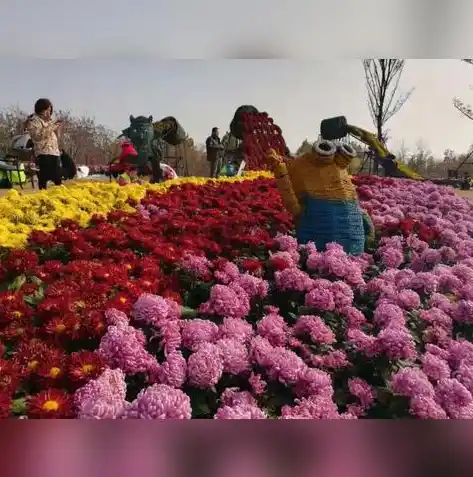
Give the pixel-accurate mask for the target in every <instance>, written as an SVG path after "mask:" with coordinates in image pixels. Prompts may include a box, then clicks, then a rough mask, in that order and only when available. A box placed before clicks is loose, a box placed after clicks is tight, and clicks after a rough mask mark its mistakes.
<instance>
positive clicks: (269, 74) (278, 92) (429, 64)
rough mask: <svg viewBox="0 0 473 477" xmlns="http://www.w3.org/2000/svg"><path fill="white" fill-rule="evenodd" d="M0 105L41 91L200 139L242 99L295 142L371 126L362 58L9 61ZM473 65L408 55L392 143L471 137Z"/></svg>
mask: <svg viewBox="0 0 473 477" xmlns="http://www.w3.org/2000/svg"><path fill="white" fill-rule="evenodd" d="M1 70H2V74H1V75H0V105H3V106H6V105H9V104H16V103H18V104H19V105H20V106H21V107H22V108H25V109H27V110H31V108H32V105H33V102H34V101H35V99H36V98H38V97H40V96H47V97H50V98H51V99H52V100H53V102H54V103H55V105H56V107H57V108H64V109H71V110H72V111H73V112H74V113H75V114H79V115H81V114H89V115H92V116H94V117H95V118H96V119H97V120H98V121H99V122H101V123H103V124H106V125H107V126H109V127H111V128H112V129H114V130H117V131H118V130H120V129H121V128H123V127H125V126H126V125H127V120H128V116H129V114H130V113H132V114H134V115H140V114H143V115H149V114H152V115H153V116H154V117H156V118H159V117H163V116H166V115H174V116H176V117H177V118H178V120H179V121H180V122H181V123H182V125H183V126H184V128H185V129H186V131H187V132H188V133H189V134H190V135H191V136H193V137H194V138H195V140H197V141H198V142H203V141H204V140H205V137H206V135H207V134H208V132H209V131H210V128H211V127H212V126H219V127H220V128H221V130H222V132H223V131H224V130H225V129H226V128H227V127H228V124H229V122H230V120H231V118H232V115H233V112H234V110H235V109H236V107H237V106H239V105H241V104H254V105H255V106H256V107H258V108H259V109H261V110H266V111H268V112H269V114H270V115H272V116H273V117H274V119H275V121H276V123H278V124H279V125H280V126H281V127H282V129H283V134H284V136H285V138H286V140H287V142H288V144H289V146H290V147H291V149H295V148H297V146H298V145H299V144H300V142H301V141H302V140H303V139H304V138H306V137H309V138H311V139H316V137H317V134H318V130H319V124H320V120H321V119H323V118H324V117H330V116H335V115H339V114H344V115H346V116H347V119H348V120H349V122H351V123H352V124H356V125H359V126H362V127H366V128H372V123H371V118H370V116H369V113H368V108H367V105H366V93H365V86H364V77H363V69H362V66H361V62H360V61H357V60H351V61H350V60H338V61H297V60H294V61H291V60H161V61H159V60H147V59H136V60H36V61H35V60H21V61H18V60H17V61H14V60H8V61H7V60H3V61H1ZM469 84H473V67H472V66H468V65H466V64H463V63H461V62H460V61H458V60H410V61H408V62H407V64H406V69H405V74H404V78H403V87H405V89H408V88H409V87H410V86H415V87H416V90H415V91H414V93H413V95H412V97H411V99H410V100H409V102H408V103H406V105H405V106H404V107H403V109H401V111H400V112H399V113H398V114H397V115H396V116H395V117H394V118H393V119H392V120H391V121H390V122H389V123H388V128H389V129H390V131H391V132H390V135H391V138H392V142H391V146H392V147H393V148H394V149H397V148H398V147H399V146H400V144H401V142H402V140H404V142H405V145H406V146H407V147H410V148H414V147H415V146H416V143H417V141H418V140H423V142H424V143H425V144H426V145H427V146H428V147H430V148H431V149H432V150H433V151H434V152H436V153H439V154H441V153H442V152H443V150H444V149H446V148H452V149H455V150H458V151H463V150H465V149H466V148H468V146H469V145H470V143H472V142H473V121H469V120H468V119H465V118H463V117H462V116H461V115H460V113H458V112H457V111H456V110H455V109H454V108H453V106H452V97H453V96H454V95H455V94H458V95H461V96H462V97H464V98H465V99H468V98H469V97H471V100H472V101H473V91H471V90H470V89H469Z"/></svg>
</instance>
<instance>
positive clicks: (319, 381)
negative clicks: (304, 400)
mask: <svg viewBox="0 0 473 477" xmlns="http://www.w3.org/2000/svg"><path fill="white" fill-rule="evenodd" d="M294 392H295V394H296V396H298V397H309V396H326V397H331V396H332V395H333V386H332V378H331V377H330V374H328V373H326V372H325V371H321V370H320V369H315V368H309V367H306V368H305V369H303V370H302V372H300V374H299V379H298V381H297V383H296V386H295V388H294Z"/></svg>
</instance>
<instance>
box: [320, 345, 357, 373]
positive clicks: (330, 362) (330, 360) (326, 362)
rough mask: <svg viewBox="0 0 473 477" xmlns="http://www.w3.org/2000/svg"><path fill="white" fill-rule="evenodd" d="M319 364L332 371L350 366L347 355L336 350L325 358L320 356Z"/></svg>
mask: <svg viewBox="0 0 473 477" xmlns="http://www.w3.org/2000/svg"><path fill="white" fill-rule="evenodd" d="M321 364H322V366H323V367H324V368H328V369H332V370H338V369H342V368H346V367H348V366H351V363H350V361H348V357H347V354H346V353H345V351H343V350H341V349H336V350H335V351H331V352H330V353H328V354H326V355H325V356H322V363H321ZM314 366H315V364H314Z"/></svg>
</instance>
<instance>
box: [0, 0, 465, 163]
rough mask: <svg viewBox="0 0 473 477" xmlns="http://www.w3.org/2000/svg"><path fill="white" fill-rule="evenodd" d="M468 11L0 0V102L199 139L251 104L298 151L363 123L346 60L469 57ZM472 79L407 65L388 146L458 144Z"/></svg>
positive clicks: (449, 67)
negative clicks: (176, 129)
mask: <svg viewBox="0 0 473 477" xmlns="http://www.w3.org/2000/svg"><path fill="white" fill-rule="evenodd" d="M278 3H279V2H278ZM472 9H473V4H472V3H471V2H467V1H466V0H451V1H450V2H448V5H447V3H446V2H440V1H437V0H429V1H427V0H418V1H417V2H415V3H413V2H412V1H411V0H409V1H408V0H397V1H396V2H392V1H388V0H377V1H375V0H358V1H357V2H353V1H351V0H350V1H348V0H339V1H337V2H326V1H322V0H293V1H291V2H285V3H283V4H282V5H281V6H280V5H278V4H277V3H274V2H269V1H268V0H259V1H258V2H254V1H252V0H239V2H237V3H235V2H234V1H232V2H230V1H228V0H218V1H217V0H200V1H199V2H182V1H181V2H176V1H167V0H134V1H133V2H130V1H129V0H126V1H125V0H114V2H105V1H103V2H99V1H97V0H94V1H92V0H81V1H80V2H73V3H72V2H71V3H70V2H68V1H66V0H63V1H59V0H42V1H41V2H32V1H31V0H2V8H1V15H0V31H1V32H2V42H0V72H1V73H0V106H7V105H11V104H13V105H14V104H19V105H20V106H21V107H22V108H25V109H29V110H30V109H31V108H32V104H33V102H34V100H35V99H36V98H37V97H39V96H49V97H50V98H51V99H52V100H53V102H54V103H55V105H56V107H57V108H62V109H71V110H72V111H73V113H75V114H90V115H93V116H95V117H96V119H97V120H98V121H100V122H101V123H104V124H106V125H107V126H109V127H111V128H113V129H115V130H119V129H121V128H123V127H125V126H126V123H127V118H128V116H129V114H130V113H132V114H135V115H139V114H146V115H148V114H152V115H154V116H155V117H156V118H158V117H162V116H166V115H174V116H176V117H177V118H178V119H179V121H180V122H181V123H182V125H183V126H184V128H185V129H186V130H187V131H188V133H189V134H190V135H191V136H193V137H194V138H195V139H196V140H197V141H199V142H202V141H204V139H205V137H206V135H207V134H208V132H209V130H210V128H211V127H212V126H214V125H216V126H219V127H220V128H221V129H222V131H224V130H225V129H226V128H227V127H228V124H229V122H230V120H231V117H232V115H233V112H234V110H235V108H236V107H237V106H239V105H241V104H248V103H250V104H255V105H256V106H257V107H258V108H260V109H261V110H266V111H268V112H269V113H270V115H272V116H273V117H274V119H275V121H276V122H277V123H278V124H279V125H280V126H281V127H282V129H283V133H284V136H285V137H286V140H287V142H288V144H289V146H290V147H291V148H292V149H295V148H297V146H298V145H299V144H300V142H301V141H302V140H303V139H304V138H306V137H308V138H310V139H315V138H316V137H317V134H318V129H319V123H320V120H321V119H323V118H324V117H329V116H334V115H338V114H344V115H346V116H347V118H348V120H349V121H350V122H351V123H353V124H356V125H359V126H362V127H366V128H372V124H371V118H370V116H369V114H368V109H367V106H366V93H365V87H364V76H363V70H362V67H361V63H360V61H359V60H349V59H348V58H359V57H361V56H365V57H366V56H368V57H369V56H384V57H386V56H387V57H390V56H395V57H396V56H400V57H408V58H409V57H420V58H435V57H441V58H448V57H463V56H469V54H468V53H467V50H468V49H471V44H473V30H472V29H471V28H469V19H470V18H471V10H472ZM38 22H39V25H40V26H39V27H36V25H37V24H38ZM335 29H337V31H336V32H335V31H334V30H335ZM470 55H471V53H470ZM222 56H223V57H227V58H228V57H244V58H252V57H257V58H262V57H263V58H264V57H277V58H281V57H284V58H287V57H291V58H296V59H295V60H281V59H273V60H248V59H247V60H221V59H218V58H219V57H220V58H221V57H222ZM176 57H177V58H182V59H181V60H171V59H169V58H176ZM204 57H205V58H210V59H207V60H200V59H199V58H204ZM315 57H317V58H322V59H319V60H315V59H312V58H315ZM33 58H56V60H52V59H51V60H34V59H33ZM57 58H59V59H61V60H58V59H57ZM67 58H69V60H65V59H67ZM71 58H72V60H71ZM93 58H95V59H93ZM111 58H112V59H111ZM189 58H194V60H189ZM327 58H347V59H340V60H333V59H330V60H324V59H327ZM470 84H473V67H471V66H468V65H465V64H462V63H461V62H460V61H458V60H409V61H408V62H407V66H406V70H405V75H404V78H403V87H404V88H405V89H409V88H410V87H411V86H415V87H416V90H415V92H414V94H413V96H412V98H411V100H410V101H409V102H408V103H407V104H406V106H405V107H404V108H403V109H402V110H401V111H400V112H399V113H398V115H397V116H395V117H394V118H393V119H392V120H391V121H390V122H389V123H388V128H389V129H390V130H391V133H390V134H391V137H392V142H391V146H392V147H393V148H394V149H396V148H398V147H399V146H400V144H401V143H402V141H404V143H405V145H406V146H408V147H410V148H414V147H415V145H416V143H417V141H418V140H419V139H422V140H423V141H424V143H425V144H426V145H427V146H429V147H430V148H431V149H432V150H433V151H434V152H436V153H438V154H441V153H442V152H443V150H444V149H446V148H452V149H455V150H458V151H463V150H465V149H466V148H467V147H468V146H469V145H470V143H472V142H473V122H471V121H468V120H467V119H464V118H463V117H461V115H460V114H459V113H458V112H457V111H455V110H454V108H453V106H452V97H453V96H455V95H460V96H461V97H463V98H465V99H468V98H469V97H471V100H472V102H473V91H471V90H470V89H469V85H470Z"/></svg>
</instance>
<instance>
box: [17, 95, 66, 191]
mask: <svg viewBox="0 0 473 477" xmlns="http://www.w3.org/2000/svg"><path fill="white" fill-rule="evenodd" d="M52 114H53V105H52V103H51V101H49V99H46V98H40V99H38V101H36V103H35V105H34V114H32V115H31V116H29V117H28V119H27V121H26V124H25V128H26V130H27V131H28V133H29V134H30V136H31V139H32V141H33V150H34V153H35V156H36V163H37V166H38V169H39V172H38V186H39V188H40V189H46V188H47V184H48V181H52V182H54V184H55V185H61V183H62V181H61V163H60V157H61V152H60V150H59V144H58V136H57V135H58V131H59V128H60V127H61V126H62V122H61V121H58V120H53V118H52Z"/></svg>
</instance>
